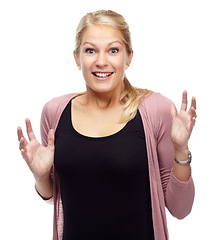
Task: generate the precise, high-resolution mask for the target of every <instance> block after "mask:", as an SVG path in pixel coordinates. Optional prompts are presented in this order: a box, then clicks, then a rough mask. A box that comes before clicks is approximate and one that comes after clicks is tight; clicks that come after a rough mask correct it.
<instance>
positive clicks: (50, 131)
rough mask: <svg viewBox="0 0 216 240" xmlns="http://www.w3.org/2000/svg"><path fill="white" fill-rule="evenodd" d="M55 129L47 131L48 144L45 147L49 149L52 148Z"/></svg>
mask: <svg viewBox="0 0 216 240" xmlns="http://www.w3.org/2000/svg"><path fill="white" fill-rule="evenodd" d="M54 133H55V131H54V129H50V130H49V132H48V145H47V147H48V148H50V150H54V147H55V146H54V140H55V135H54Z"/></svg>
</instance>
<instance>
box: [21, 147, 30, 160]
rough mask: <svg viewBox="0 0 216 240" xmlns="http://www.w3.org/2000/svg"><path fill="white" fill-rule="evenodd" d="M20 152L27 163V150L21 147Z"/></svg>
mask: <svg viewBox="0 0 216 240" xmlns="http://www.w3.org/2000/svg"><path fill="white" fill-rule="evenodd" d="M21 154H22V157H23V158H24V160H25V161H26V163H27V164H29V163H30V160H29V156H28V153H27V151H26V150H24V149H21Z"/></svg>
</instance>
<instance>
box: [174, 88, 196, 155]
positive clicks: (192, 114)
mask: <svg viewBox="0 0 216 240" xmlns="http://www.w3.org/2000/svg"><path fill="white" fill-rule="evenodd" d="M187 108H188V102H187V91H184V92H183V95H182V104H181V109H180V111H179V112H177V110H176V108H175V106H174V105H172V106H171V109H170V111H171V116H172V121H173V124H172V132H171V137H172V141H173V145H174V148H175V150H177V151H181V150H185V149H186V148H187V147H188V141H189V139H190V136H191V133H192V130H193V128H194V125H195V122H196V117H197V115H196V99H195V97H193V98H192V100H191V106H190V108H189V110H188V111H187Z"/></svg>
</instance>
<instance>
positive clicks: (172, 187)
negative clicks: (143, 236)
mask: <svg viewBox="0 0 216 240" xmlns="http://www.w3.org/2000/svg"><path fill="white" fill-rule="evenodd" d="M75 96H77V95H72V94H68V95H64V96H61V97H57V98H54V99H52V100H51V101H49V102H48V103H46V104H45V106H44V108H43V111H42V116H41V138H42V144H43V145H44V146H46V145H47V134H48V131H49V129H56V127H57V125H58V122H59V119H60V116H61V114H62V112H63V110H64V108H65V107H66V105H67V104H68V102H69V101H70V100H71V99H73V98H74V97H75ZM170 105H171V101H170V100H169V99H167V98H165V97H163V96H162V95H160V94H159V93H155V92H152V93H151V94H150V95H148V96H146V97H144V98H142V99H141V101H140V105H139V111H140V114H141V116H142V120H143V126H144V130H145V136H146V144H147V152H148V161H149V175H150V188H151V200H152V217H153V226H154V234H155V240H168V239H169V236H168V230H167V221H166V212H165V206H166V207H167V209H168V210H169V211H170V213H171V214H172V215H173V216H174V217H176V218H178V219H183V218H184V217H186V216H187V215H188V214H189V213H190V211H191V209H192V205H193V201H194V193H195V189H194V184H193V180H192V177H190V179H189V180H188V182H186V183H183V182H180V181H178V180H177V179H176V178H175V177H174V175H173V173H172V166H173V158H174V149H173V144H172V141H171V136H170V132H171V126H172V120H171V116H170ZM52 176H53V182H54V189H53V197H52V198H51V199H49V200H48V202H53V203H54V224H53V240H62V235H63V224H64V222H63V214H64V213H63V208H62V202H61V193H60V185H59V179H58V176H57V173H56V172H55V170H54V167H53V168H52Z"/></svg>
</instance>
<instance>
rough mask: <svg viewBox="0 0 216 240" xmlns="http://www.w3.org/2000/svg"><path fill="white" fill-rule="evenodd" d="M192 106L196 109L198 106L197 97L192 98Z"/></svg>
mask: <svg viewBox="0 0 216 240" xmlns="http://www.w3.org/2000/svg"><path fill="white" fill-rule="evenodd" d="M191 107H194V109H195V110H196V108H197V106H196V98H195V97H192V99H191Z"/></svg>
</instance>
